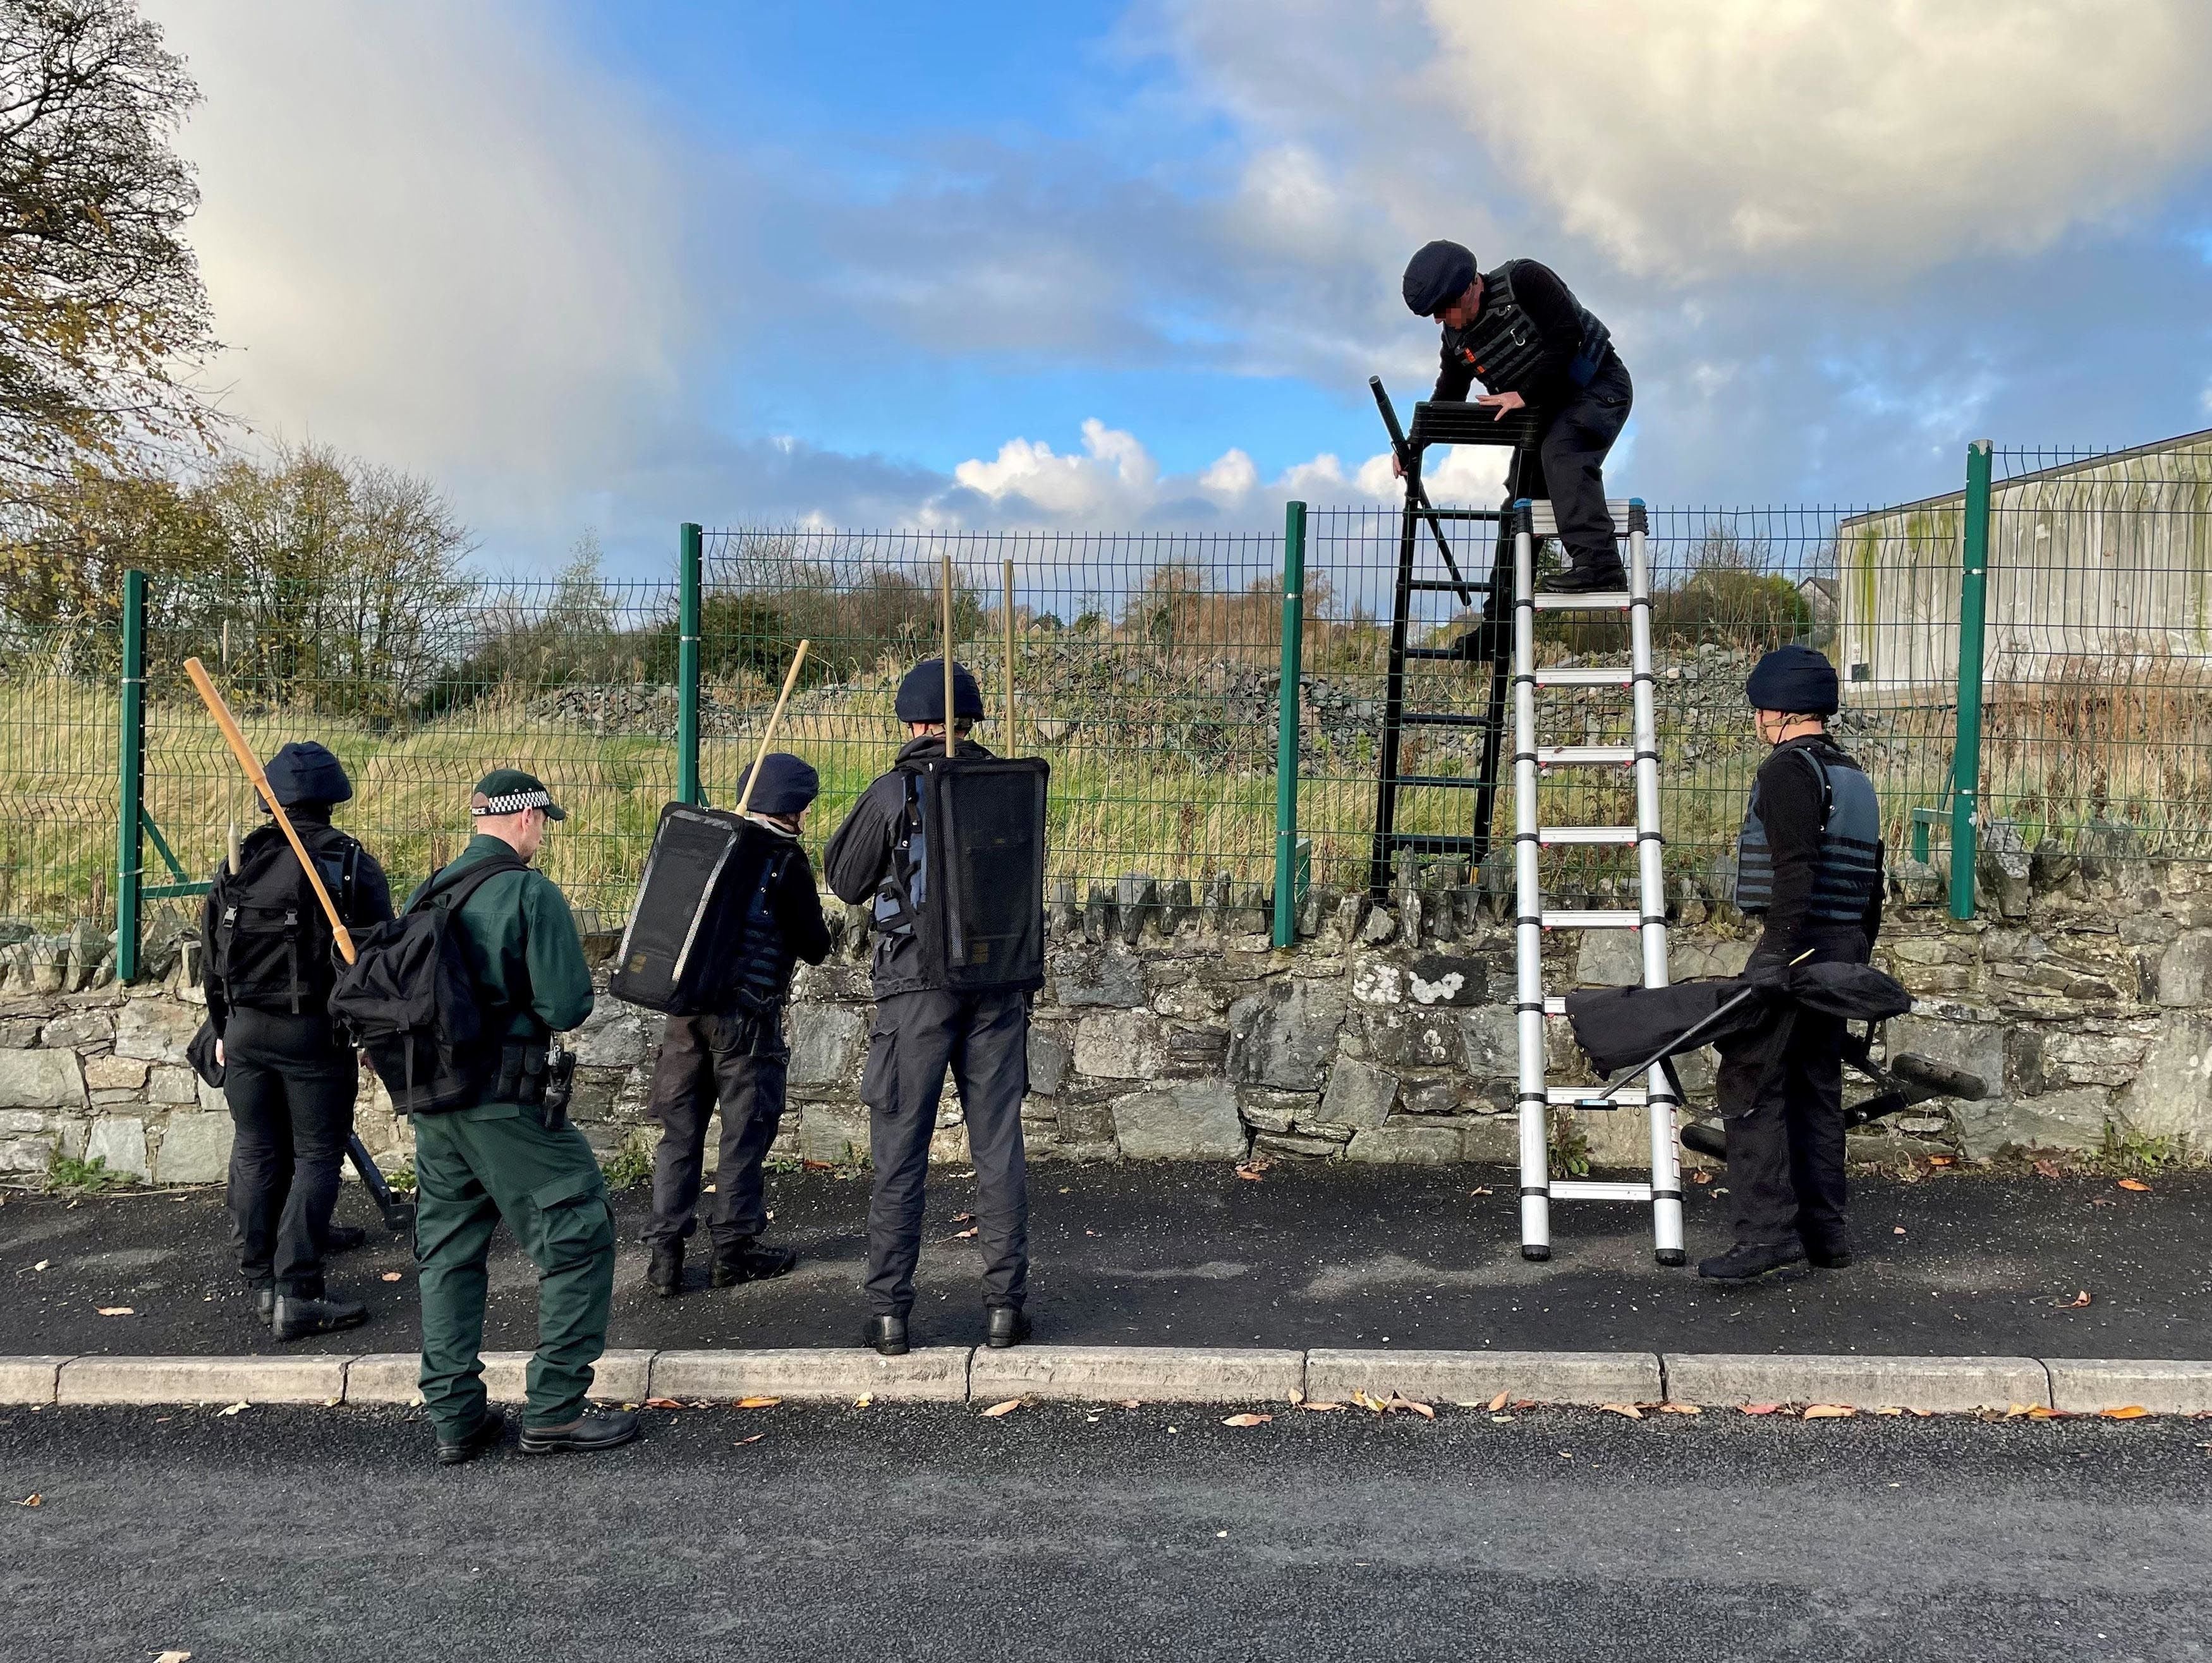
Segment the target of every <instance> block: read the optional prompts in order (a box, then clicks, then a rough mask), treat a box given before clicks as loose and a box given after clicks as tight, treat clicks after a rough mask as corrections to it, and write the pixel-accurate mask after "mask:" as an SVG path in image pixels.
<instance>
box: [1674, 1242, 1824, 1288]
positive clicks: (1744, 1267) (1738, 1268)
mask: <svg viewBox="0 0 2212 1663" xmlns="http://www.w3.org/2000/svg"><path fill="white" fill-rule="evenodd" d="M1804 1262H1805V1248H1804V1246H1803V1244H1802V1243H1801V1242H1796V1241H1739V1242H1737V1243H1736V1245H1735V1247H1730V1248H1729V1250H1728V1251H1727V1252H1726V1253H1722V1254H1720V1255H1719V1256H1717V1258H1713V1259H1699V1261H1698V1274H1699V1276H1701V1277H1703V1278H1705V1280H1707V1281H1708V1282H1728V1283H1735V1284H1743V1283H1747V1282H1756V1281H1758V1280H1759V1278H1761V1277H1762V1276H1771V1274H1773V1273H1774V1272H1776V1271H1785V1270H1788V1269H1789V1268H1790V1266H1791V1265H1802V1264H1803V1263H1804Z"/></svg>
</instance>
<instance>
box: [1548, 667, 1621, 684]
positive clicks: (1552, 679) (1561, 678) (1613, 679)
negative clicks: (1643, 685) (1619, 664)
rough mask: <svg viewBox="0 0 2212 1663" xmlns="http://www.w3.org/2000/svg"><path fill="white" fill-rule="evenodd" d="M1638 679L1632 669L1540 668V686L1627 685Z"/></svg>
mask: <svg viewBox="0 0 2212 1663" xmlns="http://www.w3.org/2000/svg"><path fill="white" fill-rule="evenodd" d="M1635 679H1636V672H1635V671H1632V670H1540V671H1537V672H1536V685H1537V686H1539V687H1626V686H1628V685H1629V684H1630V683H1632V682H1633V681H1634V680H1635Z"/></svg>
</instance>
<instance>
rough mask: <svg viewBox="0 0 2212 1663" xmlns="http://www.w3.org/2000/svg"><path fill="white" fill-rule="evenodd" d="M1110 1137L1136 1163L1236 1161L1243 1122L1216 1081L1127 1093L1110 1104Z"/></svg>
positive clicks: (1229, 1095)
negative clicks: (1159, 1161)
mask: <svg viewBox="0 0 2212 1663" xmlns="http://www.w3.org/2000/svg"><path fill="white" fill-rule="evenodd" d="M1113 1113H1114V1137H1115V1142H1116V1143H1118V1144H1120V1145H1121V1153H1122V1154H1123V1155H1125V1156H1127V1157H1129V1158H1130V1159H1131V1160H1136V1161H1155V1160H1166V1161H1222V1160H1226V1161H1239V1160H1242V1159H1243V1157H1244V1151H1245V1147H1246V1145H1245V1136H1246V1134H1245V1131H1244V1122H1243V1119H1242V1118H1241V1117H1240V1116H1239V1115H1238V1114H1237V1093H1236V1092H1235V1091H1234V1090H1233V1089H1231V1088H1230V1087H1228V1086H1225V1085H1224V1084H1222V1083H1220V1082H1218V1081H1217V1080H1193V1081H1189V1082H1188V1083H1176V1084H1174V1085H1170V1086H1167V1087H1164V1088H1163V1089H1158V1090H1155V1091H1133V1092H1131V1093H1130V1094H1129V1095H1128V1096H1124V1097H1116V1098H1115V1100H1114V1106H1113Z"/></svg>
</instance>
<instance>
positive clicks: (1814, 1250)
mask: <svg viewBox="0 0 2212 1663" xmlns="http://www.w3.org/2000/svg"><path fill="white" fill-rule="evenodd" d="M1805 1257H1806V1259H1808V1261H1809V1262H1810V1263H1811V1264H1812V1265H1813V1267H1814V1269H1815V1270H1822V1271H1844V1270H1849V1269H1850V1264H1851V1245H1850V1240H1849V1239H1848V1238H1847V1237H1844V1236H1841V1235H1835V1236H1820V1237H1814V1236H1810V1235H1808V1236H1807V1237H1806V1238H1805Z"/></svg>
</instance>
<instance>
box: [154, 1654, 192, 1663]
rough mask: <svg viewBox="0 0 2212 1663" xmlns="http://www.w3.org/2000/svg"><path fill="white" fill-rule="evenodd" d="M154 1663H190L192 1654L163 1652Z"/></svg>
mask: <svg viewBox="0 0 2212 1663" xmlns="http://www.w3.org/2000/svg"><path fill="white" fill-rule="evenodd" d="M154 1663H192V1654H191V1653H190V1652H163V1653H162V1654H161V1655H160V1656H159V1657H157V1658H155V1660H154Z"/></svg>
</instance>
